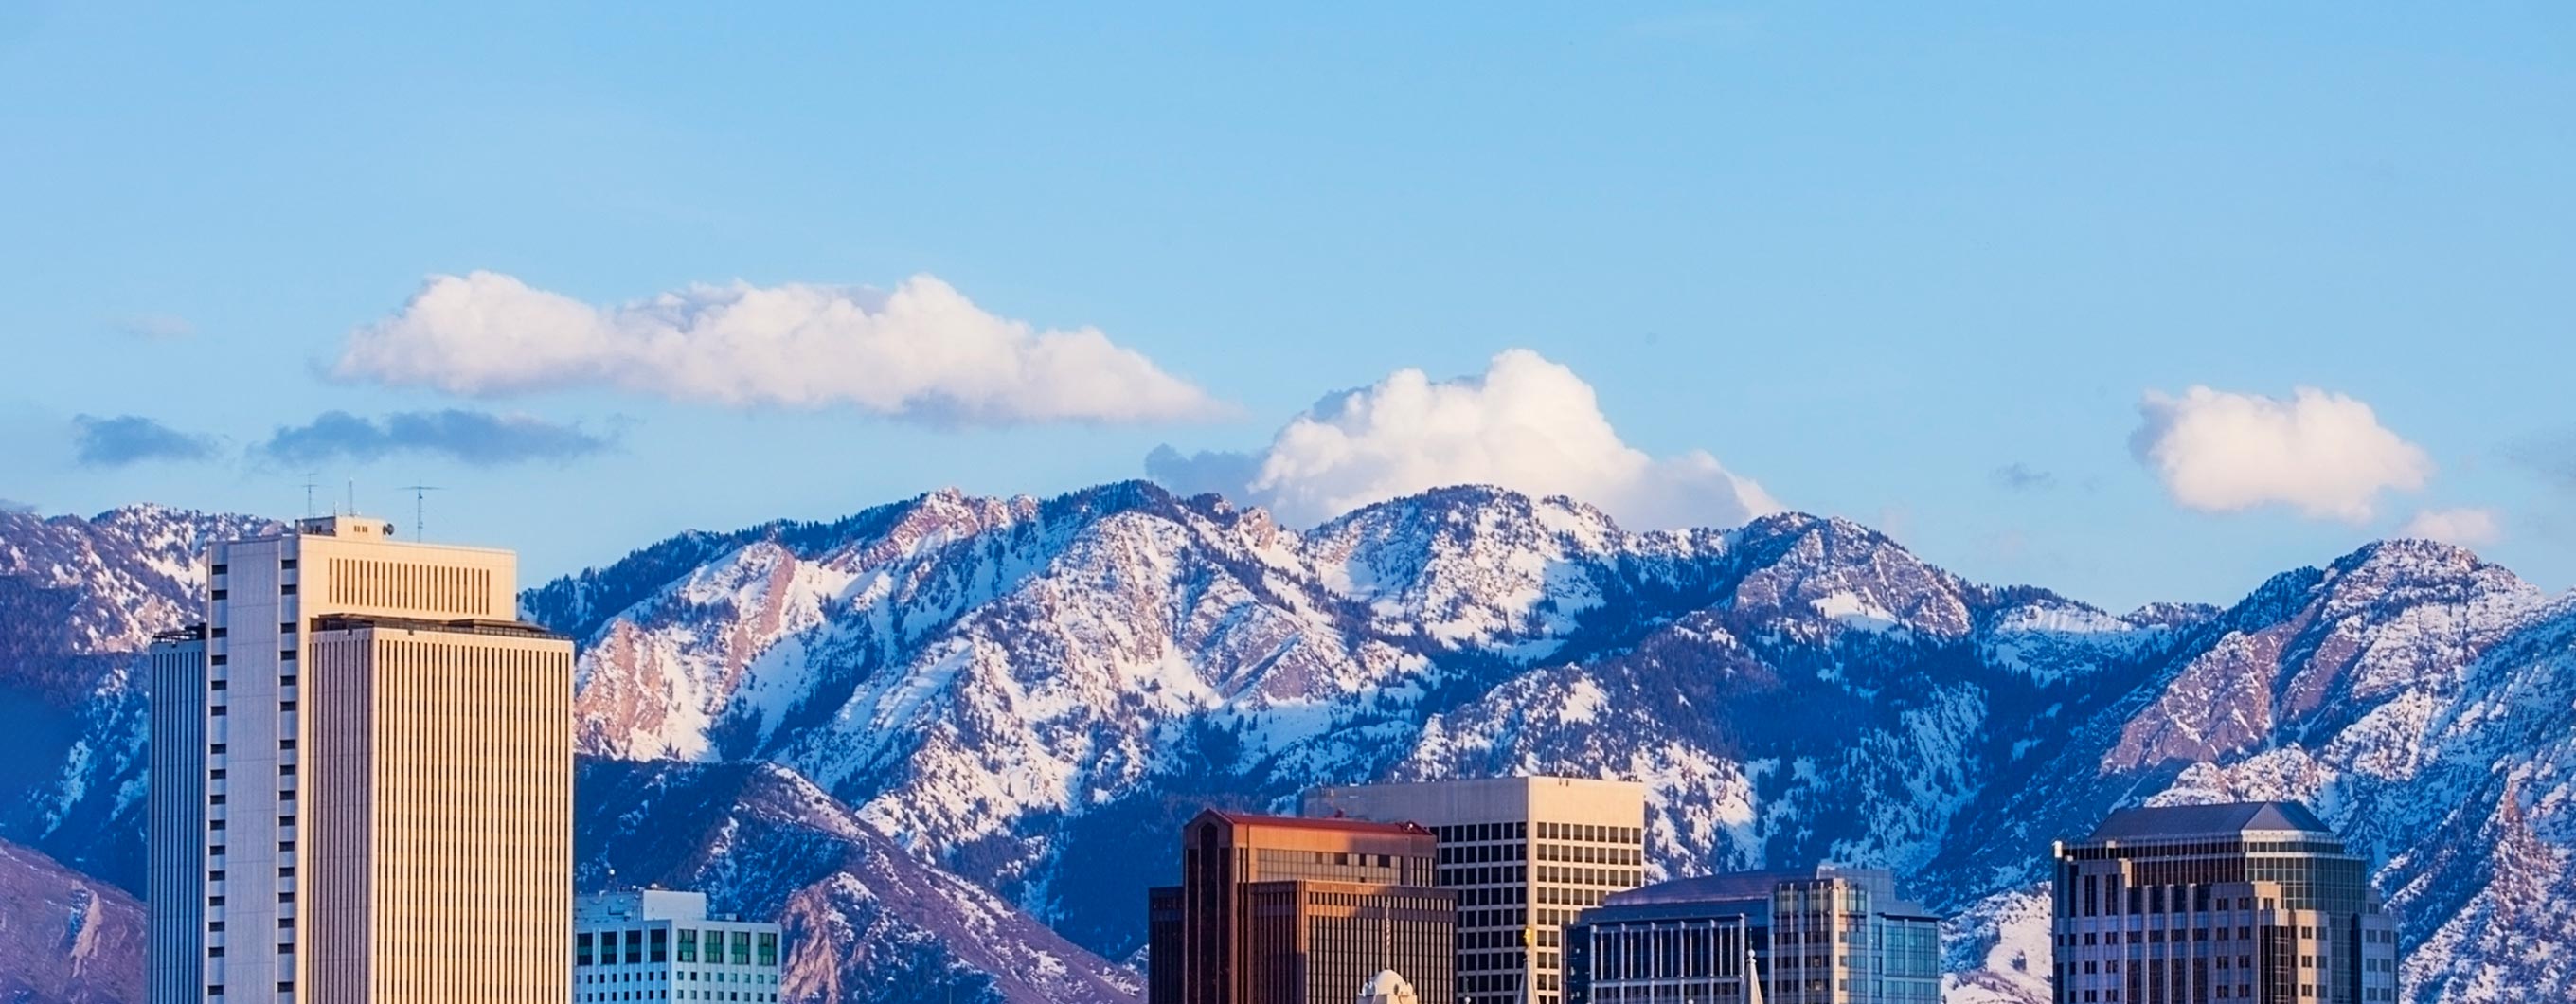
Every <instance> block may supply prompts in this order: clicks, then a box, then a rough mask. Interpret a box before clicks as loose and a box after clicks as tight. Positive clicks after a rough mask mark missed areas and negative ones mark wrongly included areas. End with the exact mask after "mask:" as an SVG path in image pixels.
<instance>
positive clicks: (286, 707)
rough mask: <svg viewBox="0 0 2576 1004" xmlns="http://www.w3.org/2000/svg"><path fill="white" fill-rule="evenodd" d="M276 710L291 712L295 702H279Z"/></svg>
mask: <svg viewBox="0 0 2576 1004" xmlns="http://www.w3.org/2000/svg"><path fill="white" fill-rule="evenodd" d="M277 710H279V711H293V710H295V702H293V701H279V702H277Z"/></svg>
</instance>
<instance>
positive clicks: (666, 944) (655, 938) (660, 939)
mask: <svg viewBox="0 0 2576 1004" xmlns="http://www.w3.org/2000/svg"><path fill="white" fill-rule="evenodd" d="M651 940H652V946H653V951H652V957H651V958H650V959H649V960H648V961H652V962H669V961H671V932H670V930H669V929H667V928H659V927H657V928H654V929H653V932H652V935H651Z"/></svg>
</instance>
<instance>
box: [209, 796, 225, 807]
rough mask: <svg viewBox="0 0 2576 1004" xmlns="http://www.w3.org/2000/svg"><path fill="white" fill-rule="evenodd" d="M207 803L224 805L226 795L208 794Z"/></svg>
mask: <svg viewBox="0 0 2576 1004" xmlns="http://www.w3.org/2000/svg"><path fill="white" fill-rule="evenodd" d="M206 804H208V805H222V804H224V796H222V795H208V796H206Z"/></svg>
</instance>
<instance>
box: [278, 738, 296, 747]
mask: <svg viewBox="0 0 2576 1004" xmlns="http://www.w3.org/2000/svg"><path fill="white" fill-rule="evenodd" d="M277 748H278V749H282V750H291V749H294V748H295V740H293V739H280V740H278V741H277Z"/></svg>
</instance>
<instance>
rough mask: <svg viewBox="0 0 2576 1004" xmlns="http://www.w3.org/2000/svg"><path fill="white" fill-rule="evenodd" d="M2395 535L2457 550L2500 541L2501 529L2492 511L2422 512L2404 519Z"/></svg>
mask: <svg viewBox="0 0 2576 1004" xmlns="http://www.w3.org/2000/svg"><path fill="white" fill-rule="evenodd" d="M2397 535H2398V536H2400V537H2421V538H2423V539H2425V540H2438V541H2441V542H2443V543H2445V544H2457V545H2459V546H2461V547H2485V546H2487V545H2489V544H2493V543H2495V542H2496V541H2499V540H2503V539H2504V527H2503V526H2502V525H2501V524H2500V523H2499V522H2498V521H2497V519H2496V514H2495V510H2493V509H2426V510H2424V511H2422V512H2418V513H2416V514H2415V518H2414V519H2410V520H2407V521H2406V525H2405V526H2404V527H2403V528H2400V529H2399V530H2398V531H2397Z"/></svg>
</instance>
